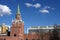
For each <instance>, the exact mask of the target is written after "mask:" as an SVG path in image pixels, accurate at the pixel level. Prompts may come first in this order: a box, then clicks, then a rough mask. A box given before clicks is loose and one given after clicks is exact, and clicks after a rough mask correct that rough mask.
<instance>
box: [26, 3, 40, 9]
mask: <svg viewBox="0 0 60 40" xmlns="http://www.w3.org/2000/svg"><path fill="white" fill-rule="evenodd" d="M25 5H26V6H27V7H35V8H40V7H41V4H39V3H36V4H34V5H33V4H30V3H25Z"/></svg>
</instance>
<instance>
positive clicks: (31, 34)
mask: <svg viewBox="0 0 60 40" xmlns="http://www.w3.org/2000/svg"><path fill="white" fill-rule="evenodd" d="M8 30H9V28H8V27H7V26H5V24H2V26H0V40H60V25H53V26H31V27H30V28H28V34H25V33H24V21H23V20H22V19H21V15H20V8H19V5H18V9H17V13H16V17H15V19H14V20H13V21H12V26H11V28H10V31H8Z"/></svg>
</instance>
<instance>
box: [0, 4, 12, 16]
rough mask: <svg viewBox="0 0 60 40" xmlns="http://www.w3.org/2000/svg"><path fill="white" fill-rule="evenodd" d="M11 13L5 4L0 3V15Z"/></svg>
mask: <svg viewBox="0 0 60 40" xmlns="http://www.w3.org/2000/svg"><path fill="white" fill-rule="evenodd" d="M5 14H11V9H10V8H9V7H8V6H7V5H1V4H0V16H3V15H5Z"/></svg>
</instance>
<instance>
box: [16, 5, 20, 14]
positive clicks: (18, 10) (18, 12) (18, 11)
mask: <svg viewBox="0 0 60 40" xmlns="http://www.w3.org/2000/svg"><path fill="white" fill-rule="evenodd" d="M17 14H20V8H19V4H18V9H17Z"/></svg>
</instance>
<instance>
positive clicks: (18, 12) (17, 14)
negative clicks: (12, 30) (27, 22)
mask: <svg viewBox="0 0 60 40" xmlns="http://www.w3.org/2000/svg"><path fill="white" fill-rule="evenodd" d="M16 19H18V20H21V14H20V8H19V4H18V8H17V13H16Z"/></svg>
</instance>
